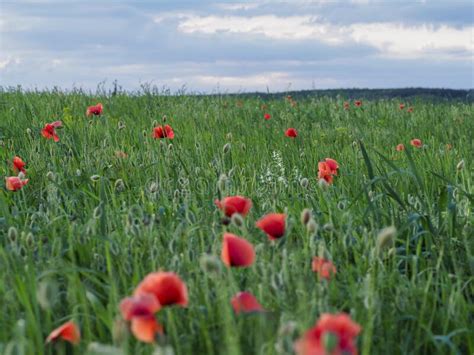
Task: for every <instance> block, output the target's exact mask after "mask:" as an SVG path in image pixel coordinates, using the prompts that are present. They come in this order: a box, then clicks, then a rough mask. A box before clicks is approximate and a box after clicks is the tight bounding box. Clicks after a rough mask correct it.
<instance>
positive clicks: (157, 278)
mask: <svg viewBox="0 0 474 355" xmlns="http://www.w3.org/2000/svg"><path fill="white" fill-rule="evenodd" d="M144 293H149V294H152V295H154V296H155V297H156V298H157V299H158V302H159V303H160V304H161V305H162V306H169V305H173V304H177V305H180V306H182V307H186V306H187V305H188V290H187V288H186V284H185V283H184V282H183V281H182V280H181V279H180V278H179V276H178V275H176V274H175V273H173V272H164V271H158V272H152V273H150V274H148V275H147V276H146V277H145V278H144V279H143V281H142V282H140V284H139V285H138V286H137V288H136V289H135V293H134V295H135V296H138V295H141V294H144Z"/></svg>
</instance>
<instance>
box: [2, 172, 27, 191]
mask: <svg viewBox="0 0 474 355" xmlns="http://www.w3.org/2000/svg"><path fill="white" fill-rule="evenodd" d="M28 181H29V179H22V178H21V177H18V176H9V177H6V178H5V186H6V188H7V190H9V191H18V190H21V189H22V188H23V186H25V185H26V184H27V183H28Z"/></svg>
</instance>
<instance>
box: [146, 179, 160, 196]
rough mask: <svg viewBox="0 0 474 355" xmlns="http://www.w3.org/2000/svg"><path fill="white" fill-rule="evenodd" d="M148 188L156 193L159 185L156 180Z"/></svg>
mask: <svg viewBox="0 0 474 355" xmlns="http://www.w3.org/2000/svg"><path fill="white" fill-rule="evenodd" d="M148 189H149V191H150V193H152V194H154V193H155V192H158V189H159V186H158V184H157V183H156V182H152V183H151V184H150V187H149V188H148Z"/></svg>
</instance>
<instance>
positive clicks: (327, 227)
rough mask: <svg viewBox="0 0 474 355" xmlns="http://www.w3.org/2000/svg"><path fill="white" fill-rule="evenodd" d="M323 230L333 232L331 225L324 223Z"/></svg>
mask: <svg viewBox="0 0 474 355" xmlns="http://www.w3.org/2000/svg"><path fill="white" fill-rule="evenodd" d="M323 229H324V230H325V231H326V232H331V231H333V230H334V226H333V225H332V224H331V223H326V224H325V225H324V226H323Z"/></svg>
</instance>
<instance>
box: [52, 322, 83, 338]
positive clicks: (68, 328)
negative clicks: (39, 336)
mask: <svg viewBox="0 0 474 355" xmlns="http://www.w3.org/2000/svg"><path fill="white" fill-rule="evenodd" d="M58 339H62V340H65V341H68V342H70V343H72V344H78V343H79V342H80V341H81V333H80V331H79V328H78V327H77V325H76V324H75V323H74V322H72V321H69V322H66V323H64V324H63V325H61V326H60V327H59V328H56V329H54V330H53V331H52V332H51V334H49V336H48V337H47V338H46V343H49V342H51V341H55V340H58Z"/></svg>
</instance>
